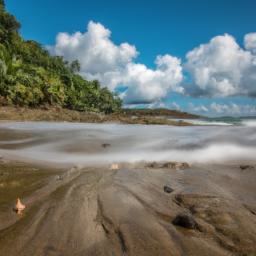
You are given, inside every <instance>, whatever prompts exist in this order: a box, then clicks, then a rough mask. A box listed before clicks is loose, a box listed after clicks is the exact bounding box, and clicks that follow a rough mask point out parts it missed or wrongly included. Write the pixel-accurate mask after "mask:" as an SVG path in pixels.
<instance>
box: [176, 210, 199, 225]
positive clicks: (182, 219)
mask: <svg viewBox="0 0 256 256" xmlns="http://www.w3.org/2000/svg"><path fill="white" fill-rule="evenodd" d="M172 224H174V225H176V226H180V227H183V228H188V229H197V228H198V224H197V222H196V221H195V219H194V218H193V216H192V215H191V214H188V213H181V214H178V215H177V216H176V217H175V219H174V220H173V221H172Z"/></svg>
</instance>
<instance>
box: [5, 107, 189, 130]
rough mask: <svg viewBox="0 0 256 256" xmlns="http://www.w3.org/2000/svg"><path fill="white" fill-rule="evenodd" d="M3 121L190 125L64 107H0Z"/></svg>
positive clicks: (180, 122)
mask: <svg viewBox="0 0 256 256" xmlns="http://www.w3.org/2000/svg"><path fill="white" fill-rule="evenodd" d="M174 114H175V115H174V116H173V117H174V118H179V115H180V118H182V119H184V116H185V118H186V115H187V118H191V116H193V115H190V114H184V113H182V112H181V113H179V112H175V111H174ZM4 121H48V122H58V121H62V122H80V123H120V124H143V125H173V126H191V125H192V124H191V123H189V122H186V121H178V120H177V121H175V120H168V119H167V118H166V117H165V116H153V115H148V114H145V115H143V114H141V113H139V114H138V115H136V116H135V115H130V114H127V113H122V112H120V113H113V114H102V113H95V112H79V111H75V110H69V109H64V108H54V107H51V108H21V107H17V108H16V107H0V122H4Z"/></svg>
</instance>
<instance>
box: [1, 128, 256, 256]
mask: <svg viewBox="0 0 256 256" xmlns="http://www.w3.org/2000/svg"><path fill="white" fill-rule="evenodd" d="M0 134H1V133H0ZM9 136H10V137H9V138H7V137H6V140H5V142H6V141H10V138H11V137H12V136H11V135H10V134H9ZM15 136H16V137H15V140H24V139H27V137H26V138H25V137H24V133H20V135H19V133H18V132H17V133H16V135H15ZM19 136H21V137H19ZM27 136H28V137H31V134H29V133H28V134H27ZM1 141H3V139H1ZM26 143H27V142H26ZM90 143H92V142H90ZM7 144H8V143H5V144H2V146H1V148H2V149H5V148H6V147H7ZM21 144H22V143H21ZM3 145H4V146H3ZM13 145H15V143H13ZM33 145H34V144H33ZM29 146H31V144H29V145H27V144H26V146H24V145H23V146H21V147H20V148H19V149H21V150H23V149H25V148H27V147H29ZM91 147H93V148H95V149H96V150H97V145H94V146H93V145H91ZM110 147H111V145H110ZM184 160H185V159H184ZM241 165H243V166H241ZM255 181H256V165H255V163H253V161H251V162H250V165H248V166H245V165H244V162H241V164H240V163H239V161H237V162H236V163H230V162H229V163H218V164H217V163H215V164H214V163H211V164H209V163H191V164H190V165H189V166H185V168H175V165H171V164H166V162H163V163H159V162H157V163H148V162H139V163H119V168H118V169H117V170H111V169H110V166H109V164H107V163H106V162H104V163H100V164H93V165H89V164H88V165H79V164H78V165H76V166H72V165H71V164H70V165H68V164H67V163H65V164H63V163H62V164H61V165H56V164H52V163H51V164H43V165H42V164H39V163H32V162H30V163H29V162H27V163H22V162H20V161H19V162H17V161H14V160H8V158H6V157H5V156H4V157H3V158H2V159H1V163H0V255H1V256H2V255H3V256H5V255H8V256H9V255H10V256H12V255H21V256H23V255H24V256H25V255H26V256H27V255H56V256H57V255H58V256H59V255H64V256H65V255H76V256H80V255H104V256H105V255H111V256H112V255H132V256H133V255H138V256H139V255H142V256H143V255H149V256H150V255H161V256H162V255H163V256H164V255H168V256H169V255H199V256H200V255H214V256H215V255H255V254H256V196H255V195H256V186H255ZM165 186H168V188H169V189H170V190H166V189H165V188H164V187H165ZM167 192H169V193H167ZM16 197H20V198H21V200H22V202H23V203H24V204H25V205H26V209H25V211H24V212H23V214H22V215H21V216H19V215H17V214H16V213H15V212H14V211H13V210H12V208H13V205H14V203H15V199H16ZM184 215H185V216H186V218H187V219H185V221H184V220H183V221H179V220H181V219H182V218H181V216H184ZM177 220H178V221H177Z"/></svg>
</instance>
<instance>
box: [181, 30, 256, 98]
mask: <svg viewBox="0 0 256 256" xmlns="http://www.w3.org/2000/svg"><path fill="white" fill-rule="evenodd" d="M244 42H245V49H243V48H241V47H240V46H239V45H238V44H237V42H236V40H235V39H234V38H233V37H232V36H230V35H228V34H225V35H222V36H216V37H214V38H212V39H211V40H210V42H209V43H207V44H202V45H200V46H199V47H197V48H195V49H193V50H192V51H190V52H188V53H187V55H186V59H187V62H186V63H185V68H186V70H187V71H188V72H189V73H190V75H191V76H192V79H193V83H194V86H190V87H187V93H188V94H194V95H202V96H210V97H212V96H221V97H224V96H233V95H243V96H249V97H255V96H256V56H255V55H254V53H255V52H254V50H255V49H256V48H255V42H256V41H255V33H251V34H247V35H245V39H244Z"/></svg>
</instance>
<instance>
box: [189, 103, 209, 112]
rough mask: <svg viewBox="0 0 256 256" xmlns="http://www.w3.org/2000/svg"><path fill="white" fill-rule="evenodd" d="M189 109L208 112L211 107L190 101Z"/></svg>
mask: <svg viewBox="0 0 256 256" xmlns="http://www.w3.org/2000/svg"><path fill="white" fill-rule="evenodd" d="M189 111H190V112H196V113H206V112H208V111H209V109H208V108H207V107H206V106H204V105H202V104H201V105H194V104H193V103H189Z"/></svg>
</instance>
